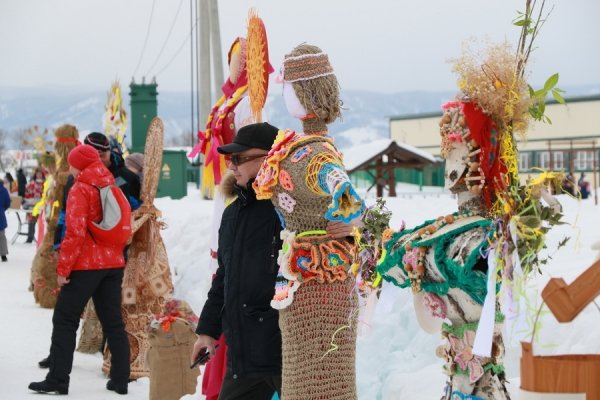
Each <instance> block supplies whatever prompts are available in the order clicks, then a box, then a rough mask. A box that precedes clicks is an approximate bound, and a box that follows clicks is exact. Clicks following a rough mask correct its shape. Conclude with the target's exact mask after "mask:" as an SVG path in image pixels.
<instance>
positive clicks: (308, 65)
mask: <svg viewBox="0 0 600 400" xmlns="http://www.w3.org/2000/svg"><path fill="white" fill-rule="evenodd" d="M327 75H333V68H332V67H331V64H329V57H328V56H327V54H325V53H315V54H303V55H300V56H294V57H287V56H286V57H285V59H284V60H283V80H284V81H285V82H298V81H307V80H310V79H315V78H320V77H322V76H327Z"/></svg>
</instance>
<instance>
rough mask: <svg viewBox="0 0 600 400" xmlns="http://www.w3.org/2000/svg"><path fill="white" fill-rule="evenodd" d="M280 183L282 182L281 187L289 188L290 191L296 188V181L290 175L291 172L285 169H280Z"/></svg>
mask: <svg viewBox="0 0 600 400" xmlns="http://www.w3.org/2000/svg"><path fill="white" fill-rule="evenodd" d="M279 183H280V184H281V187H282V188H284V189H285V190H287V191H288V192H291V191H293V190H294V181H293V180H292V177H291V176H290V174H289V172H287V171H286V170H284V169H282V170H281V171H279Z"/></svg>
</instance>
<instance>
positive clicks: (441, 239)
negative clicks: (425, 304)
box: [377, 213, 494, 304]
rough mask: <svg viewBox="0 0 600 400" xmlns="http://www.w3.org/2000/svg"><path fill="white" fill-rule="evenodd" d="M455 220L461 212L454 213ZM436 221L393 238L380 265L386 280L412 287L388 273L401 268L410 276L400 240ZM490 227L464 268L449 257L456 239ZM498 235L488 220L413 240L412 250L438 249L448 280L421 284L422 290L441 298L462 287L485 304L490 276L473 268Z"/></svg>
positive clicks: (438, 259) (437, 258) (436, 255)
mask: <svg viewBox="0 0 600 400" xmlns="http://www.w3.org/2000/svg"><path fill="white" fill-rule="evenodd" d="M453 215H454V216H455V217H456V216H458V215H459V214H458V213H454V214H453ZM435 221H436V220H429V221H426V222H424V223H423V224H421V225H419V226H417V227H415V228H414V229H410V230H404V231H402V232H398V233H395V234H394V235H392V238H391V239H390V240H389V241H388V242H387V243H386V244H385V251H386V255H385V257H384V259H383V260H382V261H381V262H380V263H379V265H378V266H377V272H379V273H380V274H381V275H382V276H383V278H384V279H386V280H387V281H389V282H391V283H393V284H395V285H396V286H399V287H401V288H406V287H409V286H410V280H408V279H407V280H405V281H404V282H399V281H398V280H397V279H396V278H394V276H392V274H388V271H390V270H391V269H392V268H395V267H396V266H398V267H399V268H401V269H402V271H403V272H404V273H405V274H406V270H405V269H404V264H403V263H402V258H403V257H404V255H405V254H406V250H405V249H404V245H399V241H400V240H401V239H402V237H404V236H405V235H410V234H412V233H413V232H415V231H417V230H419V229H421V228H423V227H425V226H428V225H431V224H432V223H434V222H435ZM478 227H482V228H486V229H488V230H489V232H488V234H487V235H486V237H485V239H484V240H482V241H481V243H479V244H478V245H477V246H476V247H475V248H474V249H473V250H472V251H471V253H470V254H469V256H468V257H467V259H466V260H465V263H464V265H460V264H458V263H457V262H455V261H454V260H450V259H448V258H447V255H446V250H447V248H448V246H449V245H450V244H452V242H453V241H454V240H455V239H456V237H457V236H458V235H460V234H461V233H464V232H466V231H469V230H471V229H473V228H478ZM493 235H494V223H493V221H490V220H488V219H481V220H478V221H474V222H471V223H468V224H465V225H463V226H461V227H459V228H457V229H454V230H451V231H449V232H447V233H445V234H443V235H440V236H437V237H434V238H424V239H422V240H421V239H415V240H413V241H411V242H410V243H411V246H412V248H416V247H424V246H426V247H432V246H435V253H434V258H435V262H436V265H437V268H438V269H439V271H440V273H441V274H442V276H443V278H444V282H427V281H422V282H421V289H422V290H424V291H425V292H429V293H435V294H437V295H439V296H444V295H446V294H448V289H450V288H458V289H461V290H463V291H464V292H465V293H467V294H468V295H469V296H470V297H471V298H472V299H473V300H474V301H475V302H477V303H478V304H483V301H484V299H485V295H486V293H487V287H486V279H487V277H486V274H485V273H484V272H481V271H477V270H473V267H474V265H475V263H476V262H477V260H478V259H479V257H480V256H481V252H483V251H485V250H487V248H488V245H489V239H490V238H491V237H493Z"/></svg>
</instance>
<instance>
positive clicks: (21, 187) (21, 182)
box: [17, 168, 27, 199]
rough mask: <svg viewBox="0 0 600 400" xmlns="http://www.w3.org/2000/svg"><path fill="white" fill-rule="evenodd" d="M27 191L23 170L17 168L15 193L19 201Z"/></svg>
mask: <svg viewBox="0 0 600 400" xmlns="http://www.w3.org/2000/svg"><path fill="white" fill-rule="evenodd" d="M26 189H27V177H26V176H25V172H23V168H19V169H18V170H17V192H18V194H19V196H20V197H21V199H23V197H25V190H26Z"/></svg>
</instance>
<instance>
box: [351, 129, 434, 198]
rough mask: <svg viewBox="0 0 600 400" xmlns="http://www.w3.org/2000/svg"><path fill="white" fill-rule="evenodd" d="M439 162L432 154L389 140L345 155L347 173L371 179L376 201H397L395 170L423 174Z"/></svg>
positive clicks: (365, 145) (359, 148) (353, 149)
mask: <svg viewBox="0 0 600 400" xmlns="http://www.w3.org/2000/svg"><path fill="white" fill-rule="evenodd" d="M437 162H438V161H437V159H436V158H435V157H434V156H432V155H431V154H429V153H427V152H426V151H423V150H420V149H418V148H416V147H413V146H411V145H408V144H405V143H396V141H395V140H392V139H379V140H375V141H372V142H369V143H365V144H360V145H357V146H354V147H352V148H351V149H347V150H345V151H344V164H345V166H346V170H347V171H348V173H349V174H350V173H352V172H356V171H366V172H367V173H368V174H369V175H370V176H371V177H373V185H372V186H371V187H370V188H369V190H371V188H372V187H373V186H375V187H376V188H377V197H381V196H383V189H384V188H385V187H387V188H388V195H389V196H390V197H396V174H395V169H396V168H413V169H420V170H422V169H423V168H425V167H426V166H429V165H434V164H436V163H437Z"/></svg>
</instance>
